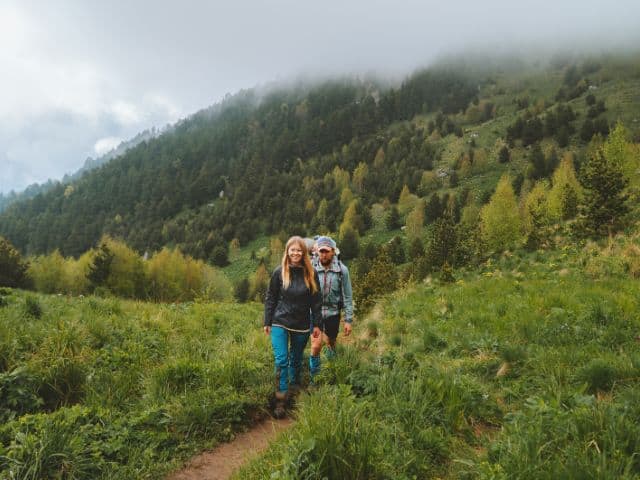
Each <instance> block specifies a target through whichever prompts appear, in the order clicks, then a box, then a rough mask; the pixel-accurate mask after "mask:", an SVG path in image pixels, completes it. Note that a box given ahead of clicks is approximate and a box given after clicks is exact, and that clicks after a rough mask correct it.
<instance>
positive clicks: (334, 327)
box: [323, 315, 340, 360]
mask: <svg viewBox="0 0 640 480" xmlns="http://www.w3.org/2000/svg"><path fill="white" fill-rule="evenodd" d="M324 323H325V329H324V335H323V340H324V343H325V345H326V346H327V349H326V350H325V355H326V356H327V360H332V359H333V358H334V357H335V356H336V339H337V338H338V330H339V329H340V316H339V315H336V316H333V317H329V318H327V319H325V321H324Z"/></svg>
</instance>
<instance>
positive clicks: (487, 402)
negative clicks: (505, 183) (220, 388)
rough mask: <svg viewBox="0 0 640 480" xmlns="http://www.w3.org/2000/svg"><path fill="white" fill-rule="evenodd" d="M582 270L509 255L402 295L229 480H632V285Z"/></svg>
mask: <svg viewBox="0 0 640 480" xmlns="http://www.w3.org/2000/svg"><path fill="white" fill-rule="evenodd" d="M583 262H584V258H583V257H582V256H579V255H573V254H572V253H571V252H566V251H564V252H563V251H561V250H560V251H558V252H554V253H546V254H545V253H540V252H536V253H533V254H527V253H522V254H520V255H510V256H503V257H502V258H501V259H499V260H495V261H493V262H487V263H486V264H485V265H483V267H482V269H481V270H480V271H479V272H478V271H475V272H469V273H467V274H465V273H464V272H458V274H457V277H458V278H457V281H456V282H455V283H453V284H438V283H437V282H429V281H428V282H427V283H424V284H420V285H408V286H407V287H406V288H404V289H401V290H400V291H399V292H398V293H396V294H394V295H393V296H392V297H390V298H388V299H387V300H386V301H384V302H382V303H380V304H378V306H377V307H375V308H374V310H373V312H372V313H371V314H370V315H369V316H368V318H366V319H360V322H359V323H358V324H357V325H356V331H355V338H354V339H353V341H352V342H350V343H348V344H345V345H342V346H341V347H340V350H339V357H338V359H337V360H336V361H334V362H333V363H331V364H329V365H328V367H327V368H325V369H324V371H323V373H322V378H321V381H320V385H319V386H318V387H317V388H316V389H314V390H312V391H311V392H309V393H307V394H305V395H304V396H303V397H302V399H301V404H300V407H299V409H298V411H297V417H298V422H297V424H296V426H295V427H294V428H293V429H292V430H290V431H289V432H287V433H285V434H284V435H283V436H282V437H281V438H280V440H279V441H278V442H277V443H276V444H274V445H272V447H271V448H270V450H269V451H268V452H267V453H266V454H265V455H264V456H263V457H261V458H259V459H257V460H256V461H255V462H253V463H252V464H250V465H248V466H247V467H246V468H245V469H244V470H242V471H241V472H239V473H238V475H237V476H236V478H238V479H240V478H242V479H245V478H255V479H262V478H271V479H275V478H277V479H320V478H330V479H333V478H351V479H387V478H388V479H392V478H393V479H416V478H451V479H454V478H455V479H458V478H462V479H561V478H564V479H569V478H576V479H577V478H580V479H583V478H594V479H596V478H597V479H605V478H607V479H608V478H611V479H614V478H615V479H619V478H639V477H640V457H639V454H640V383H639V379H640V352H639V349H638V347H639V343H638V334H639V333H640V320H639V319H638V311H639V307H640V305H638V303H639V302H640V288H639V286H638V283H637V280H634V279H630V278H629V276H628V274H626V273H624V272H620V273H619V274H611V273H610V272H607V273H606V275H605V274H602V275H594V274H593V273H594V272H593V270H589V271H590V272H591V273H590V274H586V273H583V272H584V271H585V268H584V265H583ZM587 270H588V269H587ZM325 365H326V363H325Z"/></svg>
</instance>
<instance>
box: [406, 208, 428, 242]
mask: <svg viewBox="0 0 640 480" xmlns="http://www.w3.org/2000/svg"><path fill="white" fill-rule="evenodd" d="M424 209H425V205H424V201H423V200H420V201H419V202H418V203H417V204H416V206H415V207H414V208H413V210H411V213H409V215H407V222H406V223H407V228H406V230H405V231H406V234H407V238H408V239H409V242H413V240H415V239H416V238H418V239H419V238H421V237H422V229H423V228H424Z"/></svg>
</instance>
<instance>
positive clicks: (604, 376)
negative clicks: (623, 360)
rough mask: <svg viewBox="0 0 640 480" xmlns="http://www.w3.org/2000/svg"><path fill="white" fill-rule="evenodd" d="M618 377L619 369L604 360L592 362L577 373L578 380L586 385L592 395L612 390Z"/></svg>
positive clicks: (597, 359)
mask: <svg viewBox="0 0 640 480" xmlns="http://www.w3.org/2000/svg"><path fill="white" fill-rule="evenodd" d="M618 377H619V372H618V369H616V367H614V366H613V365H611V362H610V361H608V360H604V359H602V358H595V359H593V360H591V361H590V362H589V363H588V364H587V365H585V366H584V367H582V368H581V369H580V370H579V371H578V373H577V378H578V380H580V381H582V382H584V383H586V384H587V388H588V390H589V392H591V393H595V392H597V391H599V390H601V391H607V390H610V389H611V388H612V387H613V385H614V383H615V382H616V380H617V379H618Z"/></svg>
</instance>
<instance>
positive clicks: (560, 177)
mask: <svg viewBox="0 0 640 480" xmlns="http://www.w3.org/2000/svg"><path fill="white" fill-rule="evenodd" d="M581 191H582V187H581V186H580V182H578V179H577V178H576V172H575V169H574V168H573V157H572V155H571V154H566V155H565V156H564V157H563V159H562V160H561V161H560V165H558V167H557V168H556V170H555V172H553V180H552V187H551V190H550V191H549V195H548V205H549V217H550V219H551V220H552V221H559V220H567V219H570V218H573V217H574V216H575V215H576V213H577V210H576V208H577V203H578V200H579V198H580V193H581Z"/></svg>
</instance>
